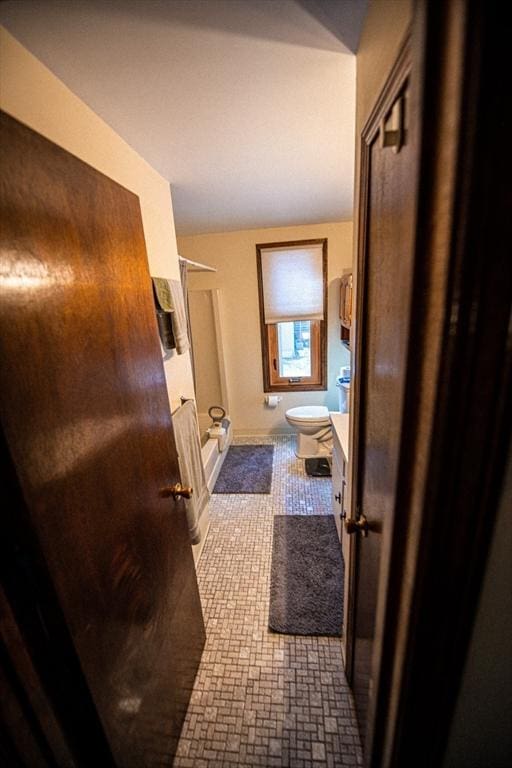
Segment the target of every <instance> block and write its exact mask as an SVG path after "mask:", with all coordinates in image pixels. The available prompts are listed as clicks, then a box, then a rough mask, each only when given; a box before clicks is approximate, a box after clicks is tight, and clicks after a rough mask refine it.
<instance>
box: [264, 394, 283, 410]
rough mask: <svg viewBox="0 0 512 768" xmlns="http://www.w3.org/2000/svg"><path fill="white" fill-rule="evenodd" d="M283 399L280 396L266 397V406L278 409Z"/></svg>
mask: <svg viewBox="0 0 512 768" xmlns="http://www.w3.org/2000/svg"><path fill="white" fill-rule="evenodd" d="M282 399H283V398H282V397H281V396H280V395H265V405H266V406H267V408H277V406H278V405H279V403H280V402H281V400H282Z"/></svg>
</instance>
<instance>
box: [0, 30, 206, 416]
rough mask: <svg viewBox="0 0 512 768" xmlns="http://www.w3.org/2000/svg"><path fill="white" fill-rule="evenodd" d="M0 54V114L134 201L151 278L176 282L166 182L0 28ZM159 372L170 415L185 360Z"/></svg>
mask: <svg viewBox="0 0 512 768" xmlns="http://www.w3.org/2000/svg"><path fill="white" fill-rule="evenodd" d="M0 51H1V58H0V63H1V74H0V106H1V108H2V109H3V110H4V111H5V112H7V113H8V114H9V115H11V116H12V117H14V118H16V119H17V120H19V121H20V122H22V123H24V124H25V125H28V126H29V127H30V128H32V129H33V130H35V131H37V132H38V133H40V134H42V135H43V136H45V137H46V138H47V139H50V140H51V141H53V142H54V143H55V144H58V145H59V146H60V147H62V148H63V149H66V150H67V151H68V152H71V153H72V154H73V155H76V157H79V158H80V159H81V160H84V161H85V162H86V163H89V165H91V166H93V167H94V168H96V169H98V170H99V171H101V172H102V173H104V174H105V175H106V176H109V177H110V178H111V179H114V180H115V181H117V182H118V183H119V184H121V185H122V186H123V187H126V189H129V190H130V191H131V192H134V193H135V194H136V195H138V197H139V200H140V206H141V212H142V223H143V226H144V236H145V239H146V248H147V255H148V263H149V270H150V273H151V274H152V275H158V276H160V277H168V278H177V279H179V265H178V253H177V248H176V235H175V231H174V219H173V212H172V202H171V194H170V188H169V184H168V182H167V181H166V180H165V179H164V178H163V177H162V176H160V175H159V174H158V173H157V172H156V171H155V170H154V169H153V168H151V166H149V165H148V164H147V163H146V162H145V161H144V160H143V159H142V158H141V157H140V156H139V155H138V154H137V153H136V152H135V151H134V150H133V149H132V148H131V147H130V146H128V144H126V142H125V141H123V139H121V138H120V137H119V136H118V135H117V134H116V133H115V132H114V131H113V130H112V129H111V128H110V127H109V126H108V125H107V124H106V123H104V122H103V120H101V119H100V118H99V117H98V115H96V114H95V113H94V112H93V111H92V110H91V109H90V108H89V107H88V106H87V105H86V104H84V102H82V101H80V99H78V98H77V97H76V96H75V95H74V94H73V93H72V92H71V91H70V90H69V89H68V88H67V87H66V86H65V85H64V84H63V83H62V82H61V81H60V80H58V78H56V77H55V75H53V74H52V73H51V72H50V71H49V70H48V69H47V68H46V67H45V66H43V64H41V62H40V61H38V59H36V58H35V57H34V56H32V54H30V53H29V52H28V51H27V50H26V49H25V48H24V47H23V46H22V45H20V44H19V43H18V42H17V41H16V40H15V39H14V38H13V37H12V36H11V35H10V34H9V33H8V32H7V31H6V30H4V29H3V28H0ZM164 369H165V376H166V382H167V390H168V394H169V401H170V404H171V409H174V408H176V407H177V405H179V398H180V395H182V394H183V395H185V396H187V397H193V395H194V386H193V381H192V370H191V365H190V358H189V354H188V353H186V354H184V355H176V354H175V353H172V355H168V356H167V357H166V358H165V360H164Z"/></svg>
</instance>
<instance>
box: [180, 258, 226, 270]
mask: <svg viewBox="0 0 512 768" xmlns="http://www.w3.org/2000/svg"><path fill="white" fill-rule="evenodd" d="M179 258H180V261H184V262H185V263H186V265H187V268H188V269H189V270H190V272H216V271H217V270H216V268H215V267H209V266H208V265H207V264H201V262H200V261H192V260H191V259H186V258H185V257H184V256H180V257H179Z"/></svg>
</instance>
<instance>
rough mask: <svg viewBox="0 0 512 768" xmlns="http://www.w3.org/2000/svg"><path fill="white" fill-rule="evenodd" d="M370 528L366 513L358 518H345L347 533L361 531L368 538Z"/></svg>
mask: <svg viewBox="0 0 512 768" xmlns="http://www.w3.org/2000/svg"><path fill="white" fill-rule="evenodd" d="M369 530H370V524H369V522H368V520H367V519H366V517H365V516H364V515H360V516H359V517H358V519H357V520H353V519H352V518H350V519H349V520H345V531H346V532H347V533H357V532H358V531H361V533H362V534H363V536H364V537H365V539H366V537H367V536H368V531H369Z"/></svg>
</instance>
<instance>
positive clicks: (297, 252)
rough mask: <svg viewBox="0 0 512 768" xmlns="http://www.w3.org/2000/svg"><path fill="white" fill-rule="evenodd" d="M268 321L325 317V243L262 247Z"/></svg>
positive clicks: (268, 322) (319, 318) (265, 304)
mask: <svg viewBox="0 0 512 768" xmlns="http://www.w3.org/2000/svg"><path fill="white" fill-rule="evenodd" d="M261 274H262V282H263V303H264V314H265V323H267V324H270V323H282V322H287V321H290V320H323V317H324V280H323V248H322V245H321V244H319V245H306V246H298V247H296V248H293V247H291V248H264V249H262V250H261Z"/></svg>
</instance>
